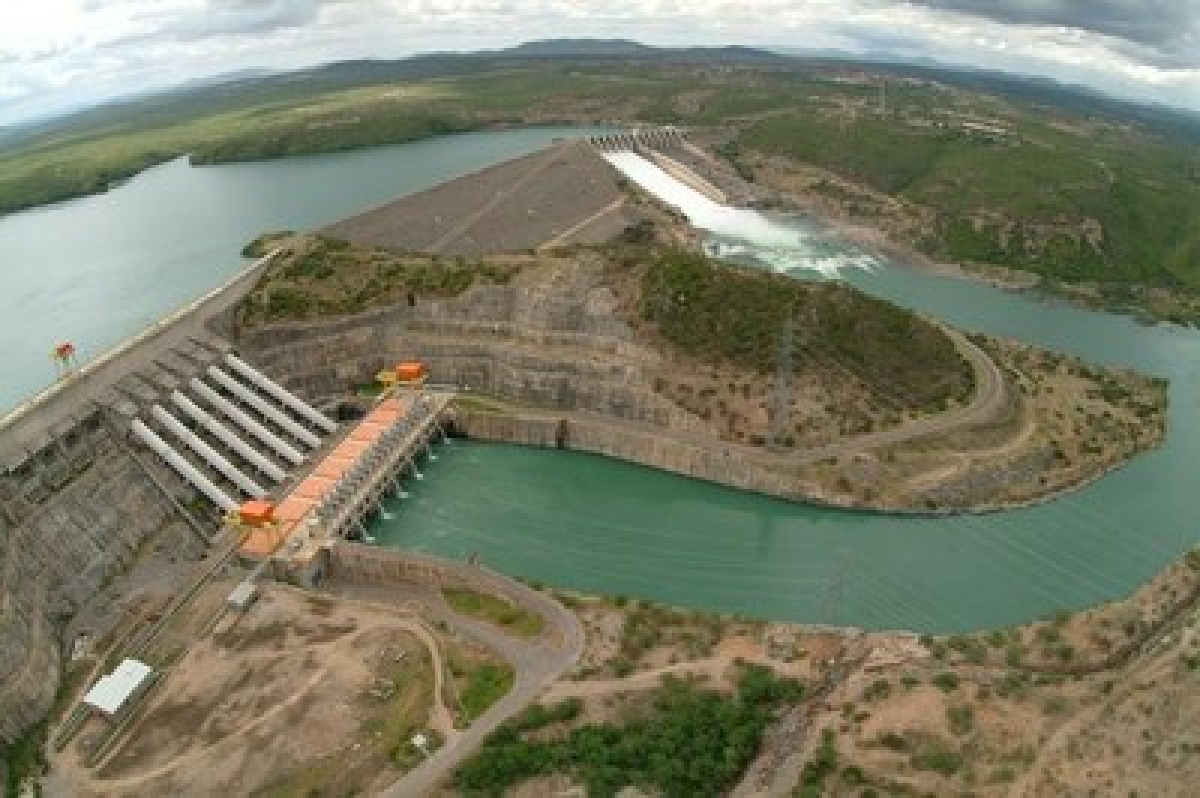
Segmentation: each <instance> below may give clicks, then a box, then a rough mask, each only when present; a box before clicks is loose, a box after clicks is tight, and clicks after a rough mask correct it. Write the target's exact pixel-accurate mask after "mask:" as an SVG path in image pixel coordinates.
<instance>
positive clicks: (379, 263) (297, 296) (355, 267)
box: [238, 234, 532, 329]
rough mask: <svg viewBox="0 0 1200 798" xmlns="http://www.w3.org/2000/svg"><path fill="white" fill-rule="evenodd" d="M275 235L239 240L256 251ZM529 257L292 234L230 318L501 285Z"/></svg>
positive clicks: (366, 305)
mask: <svg viewBox="0 0 1200 798" xmlns="http://www.w3.org/2000/svg"><path fill="white" fill-rule="evenodd" d="M269 235H270V234H269ZM275 240H276V239H271V238H269V237H268V238H264V237H260V238H258V239H255V241H253V242H251V243H250V244H248V245H247V251H252V252H256V253H257V252H262V251H263V250H264V249H269V248H270V246H271V244H272V243H273V242H274V241H275ZM531 261H532V259H526V260H525V261H522V260H521V259H517V258H508V259H506V260H504V261H475V260H466V259H463V258H440V257H435V256H425V255H400V254H396V253H393V252H387V251H384V250H378V249H372V248H370V247H360V246H355V245H353V244H350V243H349V242H347V241H343V240H340V239H336V238H328V237H325V236H304V237H298V238H292V239H289V240H288V242H287V243H286V245H285V246H284V247H283V250H282V251H281V253H280V254H279V255H278V256H277V257H276V259H275V262H274V263H273V264H272V265H271V267H270V268H269V269H268V270H267V273H266V274H264V275H263V277H262V278H261V279H260V280H259V282H258V285H256V286H255V288H254V290H253V291H251V292H250V293H249V294H247V295H246V297H245V298H244V299H243V300H242V302H241V304H240V305H239V307H238V321H239V323H240V325H241V326H242V328H243V329H250V328H254V327H259V326H262V325H265V324H272V323H278V322H284V321H295V320H302V319H312V318H326V317H335V316H345V315H350V314H353V313H360V312H362V311H364V310H369V309H370V308H373V307H383V306H387V305H394V304H398V303H402V302H409V303H415V302H416V301H418V300H420V299H426V298H449V297H456V296H459V295H461V294H462V293H463V292H465V291H466V290H467V289H469V288H470V287H471V286H472V285H475V284H476V283H492V284H505V283H508V282H509V281H510V280H511V279H512V278H513V276H514V275H515V274H516V273H517V272H518V271H520V270H521V268H522V267H523V266H525V265H528V263H529V262H531Z"/></svg>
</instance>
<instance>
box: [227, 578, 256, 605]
mask: <svg viewBox="0 0 1200 798" xmlns="http://www.w3.org/2000/svg"><path fill="white" fill-rule="evenodd" d="M257 599H258V585H256V584H254V583H253V582H251V581H250V580H249V579H246V580H243V581H242V582H240V583H239V584H238V586H237V587H235V588H234V589H233V592H231V593H230V594H229V596H228V597H227V598H226V599H225V604H226V605H228V606H229V608H230V609H234V610H237V611H238V612H245V611H246V610H248V609H249V608H250V605H251V604H253V603H254V602H255V601H256V600H257Z"/></svg>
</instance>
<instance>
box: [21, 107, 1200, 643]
mask: <svg viewBox="0 0 1200 798" xmlns="http://www.w3.org/2000/svg"><path fill="white" fill-rule="evenodd" d="M585 132H586V131H585ZM560 135H563V131H556V130H551V129H543V130H530V131H513V132H504V133H488V134H472V135H467V136H456V137H449V138H444V139H438V140H434V141H427V142H420V143H416V144H409V145H401V146H397V147H387V148H381V149H377V150H370V151H364V152H358V153H348V154H338V155H331V156H320V157H314V158H300V159H289V160H282V161H273V162H268V163H259V164H244V165H233V166H221V167H206V168H203V169H193V168H191V167H189V166H188V165H187V164H186V163H184V162H182V161H175V162H172V163H169V164H166V165H164V166H161V167H158V168H156V169H153V170H150V171H149V172H147V173H145V174H143V175H141V176H139V177H137V178H135V179H134V180H132V181H130V182H129V183H127V184H125V185H123V186H121V187H120V188H117V189H115V190H114V191H112V192H110V193H109V194H106V195H102V196H98V197H92V198H87V199H82V200H77V201H73V202H69V203H64V204H61V205H57V206H53V207H49V208H42V209H36V210H32V211H28V212H25V213H20V214H15V215H13V216H9V217H4V218H0V258H2V259H3V264H4V269H3V271H2V272H0V283H2V284H0V297H2V298H3V299H2V300H0V301H2V302H3V303H4V306H3V311H4V312H3V314H0V331H2V333H3V336H4V340H5V341H6V342H7V343H8V347H7V349H6V355H5V362H4V373H5V377H6V379H5V381H4V384H3V386H2V387H0V404H3V405H5V406H11V405H13V404H15V403H17V402H18V401H20V400H21V399H22V398H23V397H25V396H27V395H29V394H31V393H33V392H34V391H36V390H37V389H38V388H40V387H42V386H43V385H45V384H46V382H47V381H48V378H49V376H50V375H51V374H52V368H51V363H50V360H49V357H48V353H49V350H50V347H51V346H52V345H53V344H54V343H55V342H56V341H58V340H64V339H69V340H72V341H74V342H75V343H76V345H77V346H79V347H80V349H81V350H82V351H83V353H84V354H85V355H86V356H94V355H96V354H98V353H99V352H101V351H102V350H103V349H105V348H106V347H108V346H110V345H112V344H114V343H116V342H117V341H119V340H120V339H122V338H124V337H126V336H128V335H130V334H132V333H134V332H136V331H137V330H138V329H140V328H141V327H142V326H144V325H146V324H148V323H150V322H152V321H154V320H155V319H157V318H159V317H160V316H162V315H163V314H164V313H167V312H169V311H170V310H172V309H173V308H174V307H176V306H178V305H180V304H182V303H184V302H186V301H187V300H188V299H190V298H192V297H194V296H196V295H198V294H200V293H202V292H203V291H205V290H207V289H209V288H211V287H213V286H215V285H216V284H218V283H219V282H220V281H221V280H223V279H224V278H225V277H227V276H228V275H230V274H232V273H233V272H234V271H236V270H237V269H238V268H239V267H240V266H241V261H240V260H239V258H238V257H237V251H238V249H239V248H240V247H241V245H242V244H243V243H245V241H247V240H248V239H250V238H251V237H253V236H254V235H256V234H257V233H259V232H262V231H264V230H269V229H279V228H293V229H296V228H301V229H302V228H308V227H313V226H317V225H320V224H322V223H326V222H330V221H333V220H335V219H338V218H341V217H344V216H347V215H349V214H351V213H354V212H355V211H358V210H360V209H362V208H364V207H367V206H370V205H373V204H378V203H380V202H383V201H385V200H387V199H390V198H392V197H394V196H396V195H399V194H403V193H407V192H411V191H415V190H419V189H421V188H425V187H428V186H430V185H433V184H435V183H438V182H441V181H444V180H446V179H449V178H452V177H454V176H457V175H459V174H462V173H465V172H468V171H471V170H473V169H477V168H480V167H482V166H485V165H487V164H489V163H494V162H496V161H499V160H503V159H506V158H509V157H513V156H515V155H519V154H522V153H524V152H528V151H531V150H533V149H535V148H537V147H539V146H541V145H543V144H545V143H548V142H549V141H550V140H552V139H553V138H554V137H556V136H560ZM755 224H761V219H760V220H756V221H755ZM789 230H790V232H789ZM720 232H721V235H720V236H717V237H715V238H714V246H715V247H717V248H719V249H724V250H727V251H728V252H729V254H736V255H738V256H739V257H749V258H754V259H757V260H759V261H761V262H763V263H764V264H766V265H768V266H771V267H773V268H778V269H781V270H798V271H800V272H804V271H812V270H814V269H815V270H816V271H820V272H823V273H826V274H829V273H831V272H834V271H836V272H837V273H838V274H840V276H842V277H844V278H845V279H848V280H850V281H851V282H853V283H854V284H856V285H858V286H859V287H860V288H862V289H863V290H865V291H868V292H870V293H872V294H875V295H878V296H881V297H884V298H886V299H890V300H892V301H895V302H898V303H900V304H903V305H907V306H909V307H913V308H916V309H918V310H921V311H923V312H926V313H929V314H930V315H933V316H936V317H938V318H940V319H943V320H945V321H947V322H949V323H952V324H955V325H959V326H962V327H964V328H966V329H969V330H980V331H983V332H987V333H992V334H997V335H1008V336H1011V337H1014V338H1019V339H1021V340H1025V341H1029V342H1031V343H1035V344H1038V345H1042V346H1046V347H1049V348H1053V349H1060V350H1063V351H1067V352H1071V353H1074V354H1078V355H1081V356H1083V357H1085V358H1088V359H1090V360H1093V361H1095V362H1099V363H1105V364H1115V365H1122V366H1129V367H1133V368H1137V369H1139V370H1141V371H1143V372H1147V373H1150V374H1155V375H1159V376H1164V377H1167V378H1169V379H1170V380H1171V402H1172V407H1171V415H1170V420H1169V425H1168V438H1167V443H1166V445H1165V446H1164V448H1163V449H1162V450H1161V451H1158V452H1155V453H1152V454H1149V455H1143V456H1141V457H1139V458H1138V459H1137V460H1136V461H1135V462H1134V463H1133V464H1131V465H1130V466H1129V467H1127V468H1125V469H1123V470H1121V471H1120V472H1118V473H1116V474H1113V475H1111V476H1109V477H1107V478H1105V479H1103V480H1101V481H1100V482H1098V483H1096V484H1094V485H1092V486H1090V487H1088V488H1086V489H1084V490H1082V491H1080V492H1078V493H1076V494H1073V495H1071V496H1068V497H1065V498H1062V499H1060V500H1057V501H1054V502H1051V503H1049V504H1047V505H1044V506H1041V507H1037V508H1032V509H1028V510H1021V511H1015V512H1010V513H1004V514H999V515H990V516H982V517H969V516H968V517H955V518H937V519H926V518H896V517H888V516H874V515H869V514H858V513H850V512H843V511H834V510H827V509H822V508H815V507H808V506H802V505H797V504H791V503H787V502H781V501H775V500H771V499H767V498H763V497H760V496H755V495H751V494H745V493H739V492H736V491H733V490H729V489H725V488H722V487H719V486H714V485H709V484H705V483H700V482H695V481H691V480H687V479H684V478H681V477H676V476H672V475H668V474H663V473H658V472H654V471H651V470H649V469H645V468H641V467H638V466H633V465H629V464H625V463H620V462H615V461H610V460H606V459H604V458H600V457H594V456H589V455H582V454H574V453H562V452H555V451H539V450H532V449H522V448H517V447H505V446H488V445H481V444H470V443H463V442H453V443H450V444H448V445H446V446H444V447H442V448H440V449H439V450H438V459H437V460H436V461H435V462H431V463H429V464H428V466H427V467H426V469H425V474H424V476H425V478H424V479H423V480H420V481H414V482H412V483H411V484H410V485H409V486H408V491H409V494H410V495H409V496H408V497H407V498H403V499H396V500H394V501H393V502H392V504H391V505H390V506H389V507H388V508H387V509H388V515H389V516H391V519H390V520H386V521H380V522H378V524H377V526H376V527H375V529H374V530H373V533H374V534H375V536H376V537H377V538H378V541H379V542H380V543H381V544H384V545H391V546H401V547H405V548H412V549H417V550H422V551H429V552H434V553H438V554H444V555H448V556H452V557H465V556H468V555H470V554H472V553H477V554H478V555H479V556H480V558H481V560H482V561H483V562H484V563H486V564H489V565H491V566H493V567H496V568H498V569H501V570H504V571H506V572H508V573H510V574H513V575H517V576H522V577H526V578H529V579H534V580H539V581H543V582H546V583H548V584H551V585H555V586H560V587H564V588H574V589H578V590H583V591H593V592H604V593H624V594H628V595H634V596H641V597H646V598H652V599H656V600H661V601H667V602H671V603H676V604H681V605H686V606H694V607H702V608H708V609H719V610H728V611H737V612H745V613H748V614H752V615H756V616H766V617H771V618H778V619H781V620H794V621H811V622H826V623H837V624H844V625H858V626H863V627H867V628H874V629H878V628H913V629H918V630H922V631H954V630H963V629H972V628H978V627H983V626H991V625H999V624H1006V623H1012V622H1017V621H1023V620H1028V619H1029V618H1031V617H1035V616H1039V615H1045V614H1048V613H1050V612H1052V611H1054V610H1056V609H1061V608H1077V607H1082V606H1086V605H1089V604H1095V603H1098V602H1100V601H1104V600H1107V599H1112V598H1117V597H1120V596H1122V595H1125V594H1126V593H1128V592H1129V591H1131V590H1133V589H1134V588H1136V587H1137V585H1138V584H1140V583H1141V582H1143V581H1144V580H1145V579H1147V578H1148V577H1149V576H1150V575H1152V574H1153V573H1154V572H1155V571H1156V570H1158V569H1159V568H1161V567H1162V566H1163V565H1164V564H1165V563H1166V562H1167V561H1168V560H1170V559H1172V558H1173V557H1175V556H1177V555H1178V554H1179V553H1180V552H1181V551H1182V550H1183V549H1185V548H1186V547H1187V546H1189V545H1191V544H1192V543H1194V542H1195V541H1196V539H1197V532H1196V530H1197V528H1200V523H1198V522H1200V509H1198V507H1197V504H1196V502H1195V501H1194V500H1193V498H1192V497H1193V494H1194V492H1195V490H1196V488H1195V487H1194V483H1195V481H1196V479H1197V477H1196V474H1197V472H1198V469H1197V466H1198V465H1200V418H1198V416H1197V413H1196V409H1197V408H1198V407H1200V333H1197V332H1195V331H1187V330H1180V329H1178V328H1173V327H1166V326H1159V327H1148V326H1142V325H1139V324H1137V323H1136V322H1134V321H1132V320H1130V319H1127V318H1123V317H1118V316H1111V315H1106V314H1100V313H1092V312H1087V311H1082V310H1078V309H1073V308H1068V307H1062V306H1055V305H1050V304H1043V303H1038V302H1034V301H1032V300H1029V299H1026V298H1022V297H1017V296H1014V295H1011V294H1008V293H1005V292H1003V291H999V290H996V289H993V288H990V287H988V286H984V285H981V284H975V283H971V282H967V281H961V280H955V279H950V278H943V277H936V276H933V275H928V274H924V273H920V272H917V271H914V270H912V269H909V268H907V267H906V266H904V265H903V264H896V263H888V262H884V261H882V260H881V259H879V258H877V257H875V256H873V255H871V253H863V252H859V251H856V250H854V249H853V248H851V247H848V246H846V245H844V244H841V243H840V242H838V241H837V240H836V239H833V238H830V237H828V236H825V235H823V234H822V233H821V231H819V230H817V229H816V228H815V227H813V226H812V225H809V224H806V223H803V222H801V223H788V224H783V225H768V226H767V227H766V228H762V227H760V228H755V229H753V230H746V231H744V235H741V236H739V235H738V231H737V230H727V229H723V230H721V231H720ZM839 263H844V264H849V265H850V268H841V269H839V268H836V267H837V266H838V264H839Z"/></svg>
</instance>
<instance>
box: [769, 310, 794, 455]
mask: <svg viewBox="0 0 1200 798" xmlns="http://www.w3.org/2000/svg"><path fill="white" fill-rule="evenodd" d="M795 360H796V314H795V311H789V313H788V317H787V321H785V322H784V324H783V330H782V331H781V332H780V334H779V346H778V349H777V350H776V355H775V393H774V395H773V396H772V397H771V418H770V422H771V434H770V438H769V443H770V446H771V448H772V449H784V448H788V447H789V446H790V445H791V443H792V441H793V440H794V439H793V437H792V399H793V396H794V394H795V382H796V364H795Z"/></svg>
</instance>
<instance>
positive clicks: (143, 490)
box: [0, 415, 182, 742]
mask: <svg viewBox="0 0 1200 798" xmlns="http://www.w3.org/2000/svg"><path fill="white" fill-rule="evenodd" d="M163 477H164V478H166V475H163ZM180 490H181V492H182V487H180ZM0 503H2V507H3V516H2V517H0V552H2V555H3V556H2V560H0V741H6V742H7V741H12V740H14V739H15V738H16V737H17V736H19V735H20V734H21V733H22V732H23V731H24V729H26V728H27V727H28V726H30V725H31V724H33V723H35V722H36V721H37V720H39V719H40V718H41V717H43V716H44V715H45V713H46V712H47V711H48V710H49V708H50V705H51V703H52V702H53V700H54V695H55V691H56V689H57V687H58V674H59V670H60V666H61V663H60V651H61V649H62V645H61V643H62V641H60V640H59V633H58V628H57V622H58V621H60V620H62V619H64V618H66V617H68V616H70V615H73V614H74V613H75V612H76V611H77V610H79V609H80V608H81V607H83V606H84V605H85V604H86V603H87V602H88V601H90V600H92V599H93V597H94V596H95V595H96V593H97V592H98V591H99V589H100V587H101V585H102V584H103V583H104V582H105V581H106V580H107V579H109V578H111V577H112V575H114V574H115V573H118V572H120V571H121V570H122V569H123V568H124V567H125V566H126V565H127V564H128V562H129V561H130V560H131V558H132V557H133V555H134V552H135V551H136V550H137V548H138V546H139V545H141V544H142V542H143V541H145V540H146V539H147V538H148V537H149V536H151V535H153V534H155V533H156V532H157V531H158V530H159V529H161V528H162V527H163V525H164V523H165V522H166V521H167V519H168V518H169V517H170V515H171V514H172V513H173V512H174V510H173V507H172V506H171V504H170V503H169V502H168V501H167V500H166V499H165V497H163V496H162V494H161V493H160V492H159V491H158V489H157V488H156V487H155V486H154V484H153V483H152V482H151V481H150V480H149V479H148V478H147V476H146V475H145V473H144V472H143V471H142V470H141V467H140V466H139V465H138V464H137V463H136V462H135V461H134V460H133V459H132V458H131V457H130V456H129V454H128V453H127V452H126V450H125V449H124V448H122V447H121V446H120V445H118V444H117V443H116V442H115V441H114V440H113V439H112V438H111V437H110V434H109V432H108V430H107V428H105V427H104V426H103V425H102V424H101V423H100V420H99V417H98V416H97V415H91V416H89V417H88V418H87V419H85V420H84V421H83V422H81V423H80V424H79V425H77V426H76V427H74V428H72V429H70V430H68V431H67V432H65V433H64V434H63V435H61V436H60V437H59V438H58V439H57V440H56V441H55V442H54V443H52V444H50V445H49V446H47V447H46V448H45V449H43V450H42V451H41V452H38V453H36V454H35V455H34V457H33V458H32V459H31V460H30V461H28V462H27V463H26V464H24V465H23V466H21V467H19V468H17V469H14V470H12V471H10V472H9V473H7V474H4V475H3V476H0Z"/></svg>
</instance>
